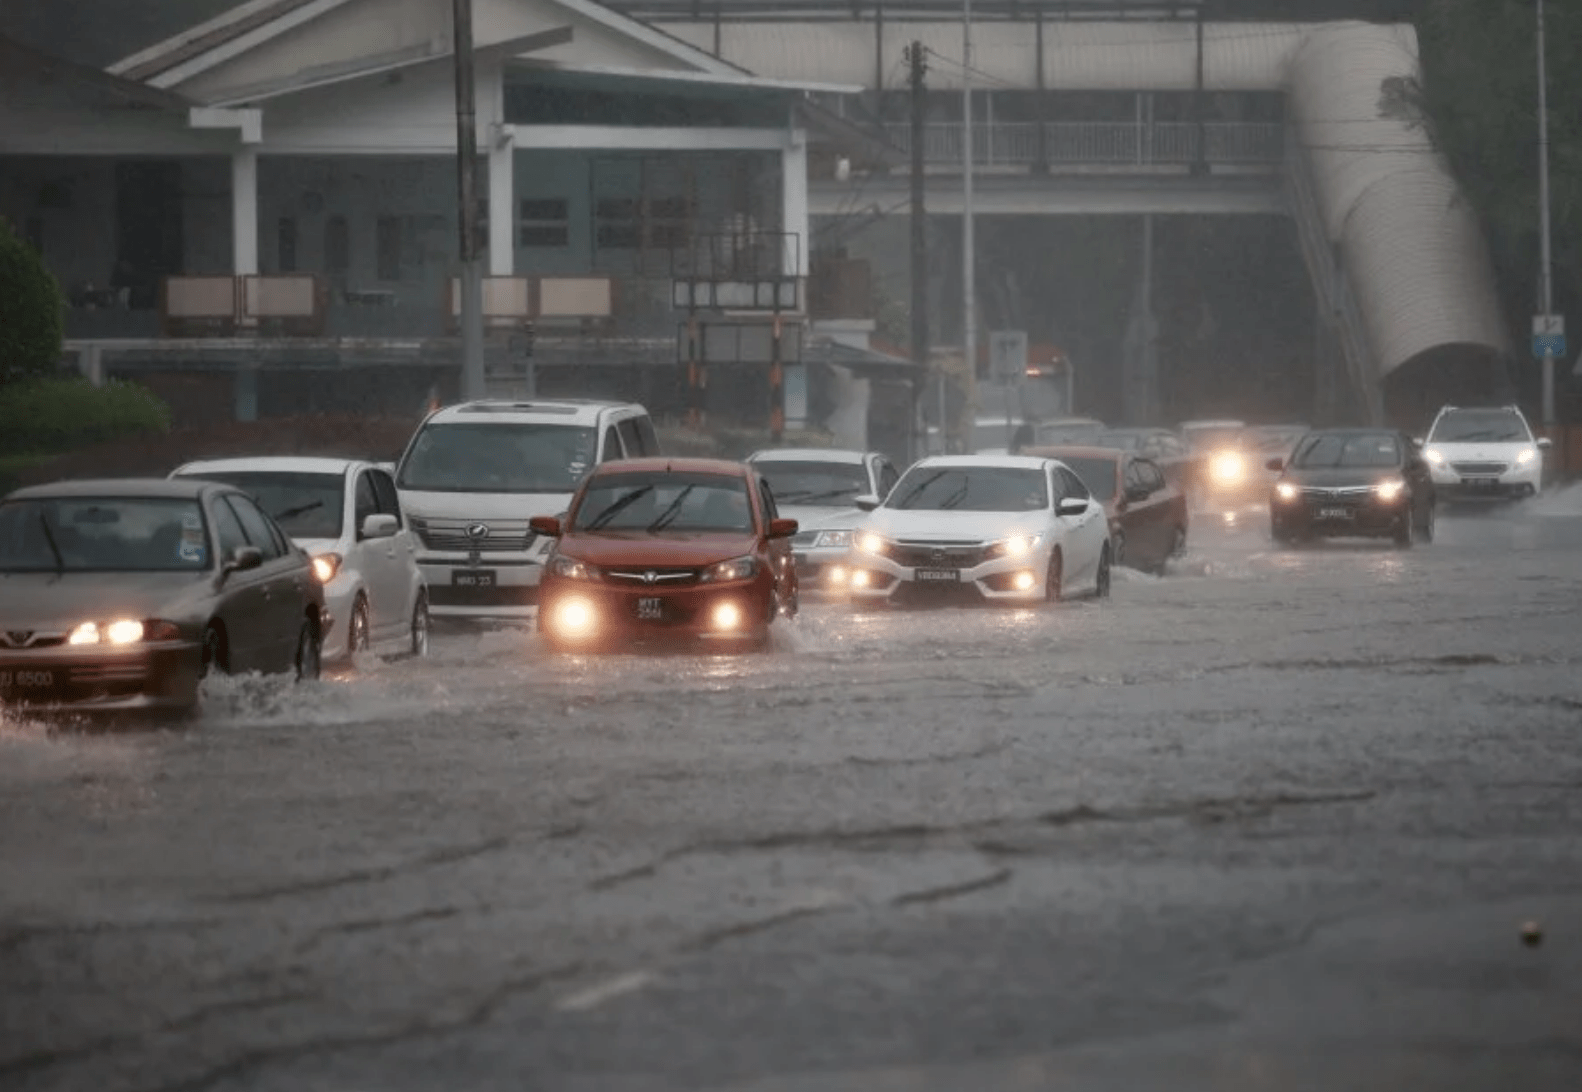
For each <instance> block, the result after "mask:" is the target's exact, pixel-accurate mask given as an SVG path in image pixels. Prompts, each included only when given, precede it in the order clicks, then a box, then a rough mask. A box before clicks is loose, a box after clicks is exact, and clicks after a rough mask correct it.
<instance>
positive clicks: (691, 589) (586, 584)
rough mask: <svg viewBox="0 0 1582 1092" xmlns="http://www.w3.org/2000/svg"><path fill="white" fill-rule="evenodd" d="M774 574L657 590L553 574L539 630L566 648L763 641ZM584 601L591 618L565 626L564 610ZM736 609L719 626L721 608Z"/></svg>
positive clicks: (541, 609) (541, 606)
mask: <svg viewBox="0 0 1582 1092" xmlns="http://www.w3.org/2000/svg"><path fill="white" fill-rule="evenodd" d="M773 597H774V587H773V578H772V577H770V576H769V575H768V574H767V573H761V574H759V575H758V576H755V577H753V578H752V579H750V580H741V581H736V582H733V583H729V584H703V585H698V584H693V585H688V586H686V587H682V588H664V589H662V590H661V589H657V588H654V587H650V586H647V585H636V586H622V585H612V584H609V583H605V582H590V581H580V580H567V579H565V578H558V579H557V578H550V579H549V580H548V581H546V583H545V585H544V587H543V590H542V596H541V598H540V603H539V611H538V631H539V632H540V633H542V634H544V635H545V636H546V637H548V638H550V639H551V640H552V641H553V642H554V643H555V644H556V645H557V646H559V647H562V648H567V649H587V650H589V651H593V650H597V649H607V648H611V647H616V646H620V645H626V644H631V643H634V642H636V643H643V642H675V641H699V640H701V641H706V642H710V643H726V644H729V643H735V642H746V641H754V640H759V639H762V637H763V636H764V634H765V633H766V631H767V630H768V627H769V624H770V622H771V621H772V615H771V613H770V612H771V607H770V606H769V604H770V603H771V602H772V601H773ZM572 603H580V604H581V605H582V606H583V607H584V608H585V609H586V610H587V612H588V613H589V615H590V618H591V620H590V622H589V624H588V625H587V626H585V627H583V628H581V629H576V630H573V629H570V628H568V627H567V625H566V624H565V621H564V619H565V614H564V609H565V608H566V607H567V606H568V605H569V604H572ZM726 605H730V606H733V607H734V608H735V614H736V620H735V622H734V624H721V622H720V619H719V611H720V608H722V607H724V606H726Z"/></svg>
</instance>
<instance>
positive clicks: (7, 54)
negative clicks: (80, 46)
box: [0, 35, 192, 114]
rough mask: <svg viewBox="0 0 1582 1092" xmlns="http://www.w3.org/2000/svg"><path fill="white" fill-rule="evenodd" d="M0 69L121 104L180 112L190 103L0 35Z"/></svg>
mask: <svg viewBox="0 0 1582 1092" xmlns="http://www.w3.org/2000/svg"><path fill="white" fill-rule="evenodd" d="M0 70H4V71H5V72H6V73H8V74H13V73H14V74H19V75H21V76H23V77H24V78H26V77H33V78H37V79H39V80H41V81H58V82H60V83H66V84H76V85H77V86H79V87H84V88H87V89H88V90H91V91H93V92H95V93H97V94H100V95H103V96H105V97H106V98H109V99H111V100H113V101H115V102H117V103H120V104H122V105H125V106H132V107H142V108H145V109H152V110H166V111H170V112H172V113H180V114H184V113H186V112H187V108H188V107H190V106H191V105H192V103H191V102H190V101H189V100H188V99H186V98H184V97H183V96H181V95H178V94H176V93H175V92H173V91H164V90H161V89H160V88H157V87H148V86H146V85H144V84H141V83H137V82H135V81H133V80H128V79H122V78H121V77H119V76H113V75H111V74H109V73H107V72H101V71H100V70H99V69H97V68H94V67H92V66H91V65H84V64H77V63H76V62H74V61H67V60H62V59H61V58H59V57H53V56H51V55H49V54H48V53H42V52H40V51H39V50H36V49H34V48H32V47H31V46H26V45H23V44H22V43H21V42H18V41H16V40H15V39H12V38H7V37H5V36H4V35H0Z"/></svg>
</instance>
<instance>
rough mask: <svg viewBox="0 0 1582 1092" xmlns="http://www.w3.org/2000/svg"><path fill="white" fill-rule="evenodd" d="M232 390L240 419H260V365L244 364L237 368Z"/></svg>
mask: <svg viewBox="0 0 1582 1092" xmlns="http://www.w3.org/2000/svg"><path fill="white" fill-rule="evenodd" d="M234 374H235V378H234V380H233V386H232V390H233V393H234V397H235V406H236V419H237V420H238V421H256V420H258V365H256V364H244V365H242V366H241V367H240V368H237V369H236V372H235V373H234Z"/></svg>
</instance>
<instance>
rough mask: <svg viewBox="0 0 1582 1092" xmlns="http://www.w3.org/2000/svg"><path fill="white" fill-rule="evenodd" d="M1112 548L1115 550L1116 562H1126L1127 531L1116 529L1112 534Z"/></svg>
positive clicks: (1123, 563) (1121, 563)
mask: <svg viewBox="0 0 1582 1092" xmlns="http://www.w3.org/2000/svg"><path fill="white" fill-rule="evenodd" d="M1110 548H1111V549H1113V550H1114V551H1115V564H1117V565H1125V564H1126V532H1125V531H1116V532H1115V533H1114V534H1113V535H1111V536H1110Z"/></svg>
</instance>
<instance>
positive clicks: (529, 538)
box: [412, 516, 538, 554]
mask: <svg viewBox="0 0 1582 1092" xmlns="http://www.w3.org/2000/svg"><path fill="white" fill-rule="evenodd" d="M469 527H487V528H488V529H489V533H488V534H486V535H484V536H482V537H480V538H475V537H473V536H472V535H470V534H468V533H467V528H469ZM412 529H413V530H414V531H416V532H417V536H418V538H420V539H422V541H423V545H424V546H426V547H428V548H429V549H430V550H449V551H451V552H454V553H462V554H465V553H471V552H472V551H474V550H476V551H478V552H479V553H481V554H490V553H507V552H516V551H520V550H526V549H528V548H530V547H531V546H532V545H533V543H534V542H535V541H536V540H537V538H538V536H537V535H535V534H534V533H533V531H532V529H531V528H529V527H528V524H527V521H526V520H525V519H423V518H421V517H418V516H413V517H412Z"/></svg>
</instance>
